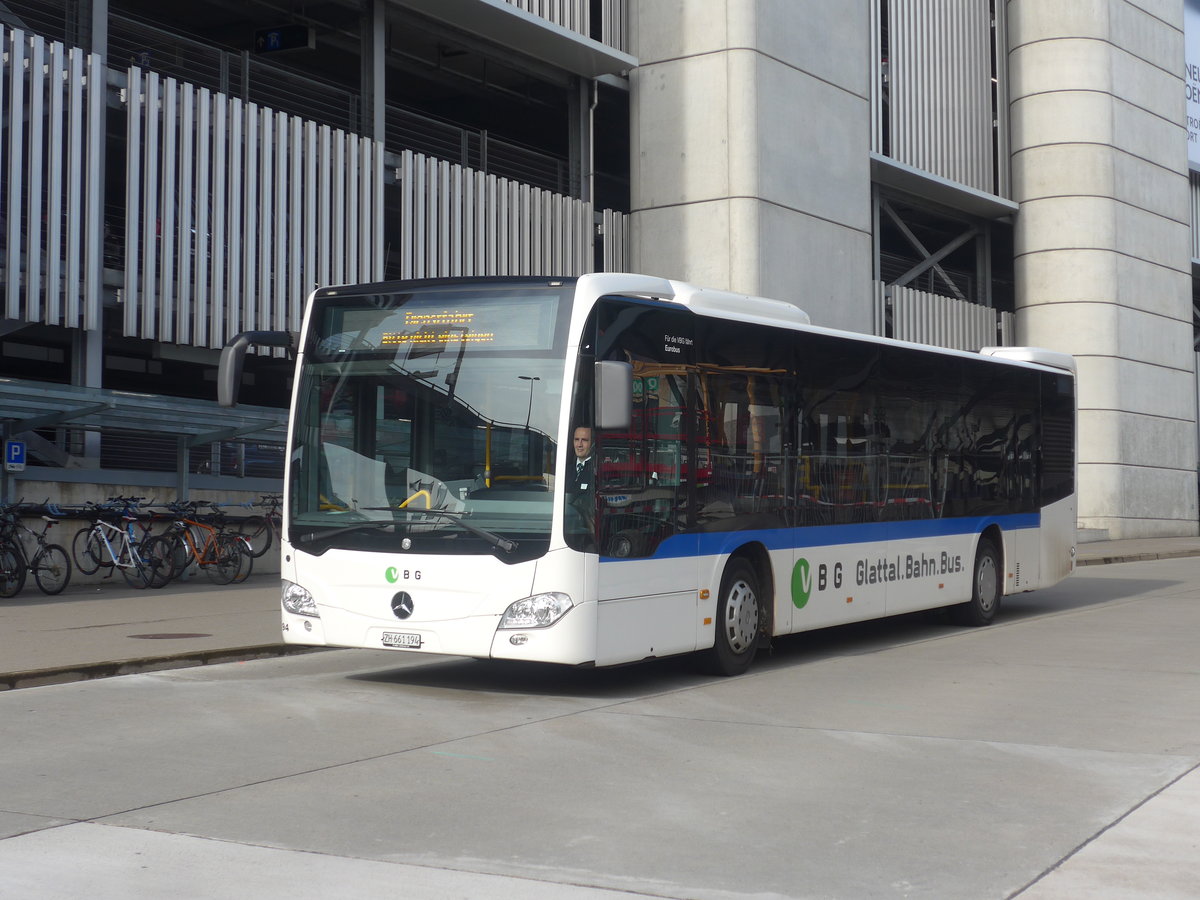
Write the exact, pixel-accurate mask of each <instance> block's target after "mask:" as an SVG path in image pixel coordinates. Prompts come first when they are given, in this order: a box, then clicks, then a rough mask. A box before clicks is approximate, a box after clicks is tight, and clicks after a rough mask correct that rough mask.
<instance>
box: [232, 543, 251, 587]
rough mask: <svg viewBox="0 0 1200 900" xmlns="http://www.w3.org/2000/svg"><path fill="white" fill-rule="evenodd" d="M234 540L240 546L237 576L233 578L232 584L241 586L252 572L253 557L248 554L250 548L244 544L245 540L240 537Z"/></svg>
mask: <svg viewBox="0 0 1200 900" xmlns="http://www.w3.org/2000/svg"><path fill="white" fill-rule="evenodd" d="M236 540H237V542H238V543H239V544H241V545H242V547H241V552H240V554H239V559H238V570H237V574H236V575H234V576H233V583H234V584H241V583H242V582H243V581H245V580H246V579H247V578H249V577H250V573H251V572H253V571H254V559H255V556H254V554H253V553H251V552H250V547H249V546H248V545H247V544H246V539H245V538H244V537H242V536H241V535H237V536H236Z"/></svg>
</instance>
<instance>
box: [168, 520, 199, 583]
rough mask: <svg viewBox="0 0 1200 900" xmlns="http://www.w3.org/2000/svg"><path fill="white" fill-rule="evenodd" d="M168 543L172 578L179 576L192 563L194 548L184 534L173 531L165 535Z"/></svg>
mask: <svg viewBox="0 0 1200 900" xmlns="http://www.w3.org/2000/svg"><path fill="white" fill-rule="evenodd" d="M163 539H164V540H165V541H166V542H167V544H168V553H167V561H168V562H169V563H170V564H171V565H170V572H171V575H170V577H171V578H179V577H181V576H182V575H183V573H184V571H185V570H186V569H187V567H188V566H190V565H191V564H192V548H191V546H190V545H189V544H188V542H187V541H186V540H185V539H184V537H183V534H182V533H180V532H178V531H173V532H171V533H170V534H165V535H163Z"/></svg>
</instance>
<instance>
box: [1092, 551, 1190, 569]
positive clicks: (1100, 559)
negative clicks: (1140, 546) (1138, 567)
mask: <svg viewBox="0 0 1200 900" xmlns="http://www.w3.org/2000/svg"><path fill="white" fill-rule="evenodd" d="M1188 556H1200V550H1165V551H1163V552H1161V553H1123V554H1121V555H1119V556H1093V557H1091V558H1083V559H1079V560H1077V561H1076V563H1075V565H1076V566H1104V565H1108V564H1110V563H1126V562H1146V561H1148V560H1153V559H1183V558H1185V557H1188Z"/></svg>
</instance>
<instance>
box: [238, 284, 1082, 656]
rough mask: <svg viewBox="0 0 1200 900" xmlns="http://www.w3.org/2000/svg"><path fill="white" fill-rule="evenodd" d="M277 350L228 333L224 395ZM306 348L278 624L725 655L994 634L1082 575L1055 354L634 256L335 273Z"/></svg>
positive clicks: (530, 651)
mask: <svg viewBox="0 0 1200 900" xmlns="http://www.w3.org/2000/svg"><path fill="white" fill-rule="evenodd" d="M288 342H289V337H288V336H287V335H285V334H283V333H279V332H249V333H246V334H243V335H239V336H238V337H237V338H235V339H234V340H233V341H232V342H231V343H230V346H228V347H227V348H226V349H225V351H224V353H223V356H222V372H221V378H220V385H221V394H222V399H221V402H222V403H225V404H230V403H232V402H234V399H235V397H236V387H237V384H238V382H240V380H241V371H242V362H243V356H244V353H245V351H246V350H247V348H248V347H250V346H252V345H254V344H268V345H270V344H273V345H276V346H280V345H286V344H288ZM295 351H296V363H297V365H296V380H295V391H294V397H293V404H292V411H291V427H290V435H289V448H288V464H287V471H286V486H285V501H284V509H283V542H282V545H283V546H282V554H283V555H282V578H283V598H282V606H283V636H284V639H285V640H286V641H287V642H290V643H298V644H309V645H317V646H331V647H365V648H392V649H395V650H397V651H399V652H405V653H418V654H453V655H460V656H468V657H478V658H493V659H513V660H536V661H542V662H552V663H562V664H568V665H577V666H582V665H596V666H607V665H615V664H620V663H630V662H635V661H638V660H645V659H650V658H653V657H661V656H666V655H670V654H681V653H690V652H696V651H699V652H701V653H702V654H703V659H704V660H705V661H706V662H707V664H708V667H709V668H710V669H711V670H712V671H716V672H721V673H726V674H736V673H740V672H742V671H744V670H745V668H746V667H747V666H748V665H749V664H750V661H751V660H752V658H753V657H754V654H755V651H756V649H757V648H759V647H761V646H764V645H766V644H767V643H768V642H769V641H770V639H771V637H772V636H775V635H783V634H789V633H793V632H799V631H805V630H808V629H813V628H822V627H826V626H830V625H837V624H840V623H846V622H853V621H858V620H863V619H871V618H877V617H881V616H888V615H893V614H897V613H906V612H912V611H914V610H922V609H931V608H937V607H954V608H955V612H956V614H957V616H958V618H960V619H961V620H962V621H963V622H964V623H967V624H975V625H986V624H988V623H989V622H991V621H992V619H993V617H994V616H995V614H996V611H997V608H998V606H999V604H1000V599H1001V597H1002V596H1003V595H1005V594H1011V593H1015V592H1020V591H1028V590H1033V589H1035V588H1039V587H1043V586H1047V585H1051V584H1054V583H1055V582H1057V581H1059V580H1060V579H1062V578H1063V577H1064V576H1066V575H1067V574H1069V573H1070V572H1071V571H1072V570H1073V568H1074V565H1075V521H1076V504H1075V376H1074V362H1073V360H1072V358H1071V357H1070V356H1068V355H1065V354H1061V353H1054V352H1050V351H1046V350H1039V349H1035V348H1012V347H1007V348H985V349H984V350H983V351H981V352H980V353H966V352H959V351H953V350H943V349H938V348H934V347H926V346H920V345H916V344H910V343H904V342H901V341H895V340H888V339H885V338H877V337H870V336H865V335H859V334H851V333H846V332H839V331H834V330H830V329H826V328H818V327H814V326H812V325H810V324H809V319H808V316H806V315H805V314H804V313H803V312H802V311H801V310H800V309H798V308H797V307H796V306H794V305H792V304H790V303H784V302H780V301H775V300H768V299H764V298H759V297H747V296H742V295H735V294H729V293H723V292H719V291H711V290H705V289H701V288H696V287H693V286H691V285H688V284H683V283H679V282H674V281H668V280H664V279H660V278H654V277H647V276H640V275H625V274H599V275H585V276H582V277H580V278H562V279H549V278H492V279H453V280H440V281H412V282H392V283H381V284H369V285H358V286H349V287H336V288H323V289H320V290H317V291H316V292H314V294H313V295H312V297H311V299H310V302H309V304H308V308H307V310H306V315H305V320H304V326H303V332H302V333H301V335H299V336H298V339H297V343H296V346H295ZM579 426H585V427H589V428H591V429H592V437H593V442H592V447H591V450H592V452H591V460H592V464H593V465H594V466H595V471H594V475H593V476H592V479H591V482H589V483H585V484H582V485H579V486H578V489H573V488H571V486H570V482H571V481H572V479H570V478H568V477H566V476H565V474H564V473H566V472H567V468H566V467H567V466H572V472H573V471H574V453H573V449H572V439H571V438H572V435H573V433H574V431H575V429H576V428H577V427H579Z"/></svg>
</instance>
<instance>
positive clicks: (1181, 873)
mask: <svg viewBox="0 0 1200 900" xmlns="http://www.w3.org/2000/svg"><path fill="white" fill-rule="evenodd" d="M1198 634H1200V559H1195V558H1191V559H1171V560H1160V561H1154V562H1136V563H1126V564H1120V565H1106V566H1094V567H1088V568H1084V569H1082V570H1081V571H1080V572H1078V573H1077V574H1076V575H1074V576H1073V577H1072V578H1071V579H1070V580H1068V581H1067V582H1065V583H1063V584H1061V585H1059V586H1057V587H1055V588H1052V589H1050V590H1047V591H1043V592H1039V593H1036V594H1028V595H1021V596H1018V597H1011V598H1006V600H1005V610H1004V611H1003V612H1002V615H1001V618H1000V620H999V621H998V623H997V624H996V625H993V626H992V627H990V628H985V629H975V630H970V629H960V628H956V627H954V626H952V625H950V624H949V623H948V622H947V621H946V620H945V619H944V618H943V617H942V616H939V615H918V616H911V617H905V618H902V619H899V620H892V621H888V622H882V623H871V624H868V625H863V626H854V627H849V628H840V629H834V630H829V631H825V632H820V633H816V634H808V635H800V636H796V637H793V638H789V639H786V640H781V641H778V642H777V643H776V647H775V649H774V651H773V653H772V654H771V655H770V656H769V657H767V658H765V659H763V660H761V662H759V663H758V664H756V666H755V668H754V669H752V670H751V672H750V673H749V674H748V675H745V676H742V677H740V678H735V679H714V678H709V677H703V676H700V675H697V674H696V673H695V671H694V670H693V668H692V667H691V665H690V664H689V662H688V661H687V660H665V661H660V662H656V663H651V664H647V665H640V666H633V667H629V668H624V669H617V670H600V671H576V670H563V669H557V668H546V667H535V666H514V665H502V664H497V663H489V662H479V661H470V660H453V659H445V658H429V657H414V656H405V655H403V653H402V652H397V653H389V652H385V651H328V652H319V653H311V654H306V655H301V656H292V657H285V658H276V659H260V660H255V661H249V662H240V663H229V664H223V665H210V666H204V667H200V668H188V669H177V670H172V671H163V672H155V673H148V674H139V675H130V676H126V677H121V678H108V679H101V680H93V681H81V682H75V683H70V684H56V685H49V686H44V687H33V688H27V689H23V690H13V691H6V692H2V693H0V746H2V747H3V749H4V752H3V759H4V765H3V767H0V897H5V898H8V897H12V898H24V897H36V898H48V900H53V898H77V897H81V896H86V897H89V898H95V900H104V898H118V897H120V898H123V900H124V898H130V897H166V896H170V897H172V898H184V897H204V898H210V897H231V898H232V897H239V898H241V897H255V898H276V897H278V898H285V897H286V898H289V900H296V898H309V897H313V898H315V897H322V898H323V897H328V896H338V897H346V898H351V897H380V896H397V897H405V898H439V900H440V898H447V897H470V898H486V897H504V898H539V900H540V898H608V897H615V896H650V897H673V898H697V900H718V898H720V900H725V898H741V897H754V898H767V897H838V898H841V897H845V898H871V897H887V898H891V897H922V898H929V897H946V898H956V900H959V898H1007V897H1014V896H1019V897H1021V898H1023V900H1035V898H1036V900H1044V898H1063V897H1069V898H1087V897H1097V898H1111V897H1149V896H1154V897H1159V898H1176V897H1177V898H1185V897H1186V898H1195V897H1196V896H1197V885H1200V772H1198V766H1200V652H1198V651H1197V641H1196V636H1197V635H1198Z"/></svg>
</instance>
